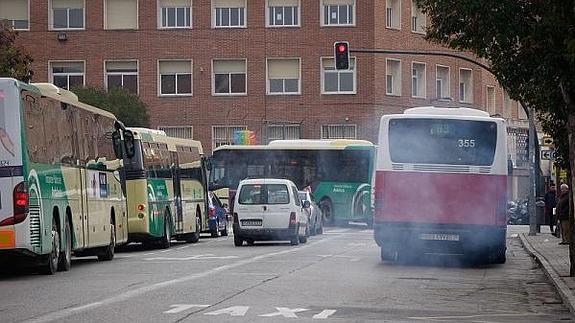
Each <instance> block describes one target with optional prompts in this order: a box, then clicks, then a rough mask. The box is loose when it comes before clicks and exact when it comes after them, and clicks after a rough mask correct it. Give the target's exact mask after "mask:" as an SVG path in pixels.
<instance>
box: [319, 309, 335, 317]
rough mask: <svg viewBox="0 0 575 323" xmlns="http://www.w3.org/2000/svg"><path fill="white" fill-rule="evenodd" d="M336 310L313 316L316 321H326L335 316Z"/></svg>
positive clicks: (324, 311)
mask: <svg viewBox="0 0 575 323" xmlns="http://www.w3.org/2000/svg"><path fill="white" fill-rule="evenodd" d="M335 312H336V310H323V311H321V312H320V313H318V314H316V315H314V316H313V318H314V319H326V318H328V317H330V316H332V315H333V314H335Z"/></svg>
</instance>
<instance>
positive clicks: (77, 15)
mask: <svg viewBox="0 0 575 323" xmlns="http://www.w3.org/2000/svg"><path fill="white" fill-rule="evenodd" d="M51 3H52V10H51V13H52V15H51V18H52V28H51V29H53V30H59V29H84V0H52V1H51Z"/></svg>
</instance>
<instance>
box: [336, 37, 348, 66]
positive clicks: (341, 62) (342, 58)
mask: <svg viewBox="0 0 575 323" xmlns="http://www.w3.org/2000/svg"><path fill="white" fill-rule="evenodd" d="M333 56H334V59H335V69H336V70H348V69H349V43H348V42H346V41H336V42H335V43H334V44H333Z"/></svg>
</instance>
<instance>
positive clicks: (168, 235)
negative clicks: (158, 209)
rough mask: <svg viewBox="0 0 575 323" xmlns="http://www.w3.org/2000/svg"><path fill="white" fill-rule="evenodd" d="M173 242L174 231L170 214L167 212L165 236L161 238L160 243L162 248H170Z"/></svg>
mask: <svg viewBox="0 0 575 323" xmlns="http://www.w3.org/2000/svg"><path fill="white" fill-rule="evenodd" d="M171 244H172V232H171V228H170V220H169V217H168V215H167V214H166V215H165V216H164V236H163V237H162V239H161V240H160V243H159V245H160V248H162V249H168V248H170V245H171Z"/></svg>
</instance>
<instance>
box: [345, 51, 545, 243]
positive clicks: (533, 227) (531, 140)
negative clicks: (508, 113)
mask: <svg viewBox="0 0 575 323" xmlns="http://www.w3.org/2000/svg"><path fill="white" fill-rule="evenodd" d="M349 52H350V53H365V54H387V55H418V56H441V57H451V58H457V59H461V60H464V61H466V62H469V63H472V64H474V65H477V66H479V67H481V68H483V69H484V70H486V71H488V72H489V73H491V74H494V73H493V71H492V70H491V68H490V67H489V66H487V65H486V64H483V63H481V62H478V61H476V60H474V59H472V58H469V57H467V56H464V55H460V54H455V53H450V52H440V51H411V50H387V49H351V48H350V49H349ZM521 106H522V107H523V109H524V110H525V113H526V114H527V118H528V122H529V134H528V145H529V148H528V150H529V177H530V178H529V184H530V185H529V199H528V209H529V235H530V236H534V235H536V234H537V215H536V209H535V202H536V201H535V195H536V194H537V179H536V176H537V171H536V169H535V158H537V156H535V150H536V149H535V140H537V134H536V131H535V118H534V110H533V108H531V107H529V106H528V105H526V104H524V103H523V102H521Z"/></svg>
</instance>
